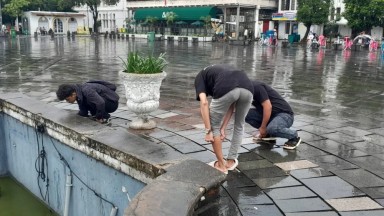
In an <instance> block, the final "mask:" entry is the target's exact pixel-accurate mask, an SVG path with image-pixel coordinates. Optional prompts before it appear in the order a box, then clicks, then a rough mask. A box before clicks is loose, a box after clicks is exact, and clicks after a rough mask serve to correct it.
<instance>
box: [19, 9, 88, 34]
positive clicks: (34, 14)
mask: <svg viewBox="0 0 384 216" xmlns="http://www.w3.org/2000/svg"><path fill="white" fill-rule="evenodd" d="M83 17H84V15H83V14H79V13H70V12H50V11H28V12H25V13H24V15H23V17H22V19H21V23H22V26H23V29H27V30H28V32H29V33H30V34H33V33H34V32H39V33H40V30H43V29H44V30H45V31H46V32H48V31H49V29H52V31H53V32H54V33H55V34H66V33H67V31H70V32H78V31H79V22H80V21H81V20H82V19H83Z"/></svg>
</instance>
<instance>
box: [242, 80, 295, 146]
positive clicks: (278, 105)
mask: <svg viewBox="0 0 384 216" xmlns="http://www.w3.org/2000/svg"><path fill="white" fill-rule="evenodd" d="M252 84H253V102H252V105H253V106H254V108H251V109H250V110H249V112H248V114H247V116H246V118H245V122H247V123H248V124H250V125H252V126H253V127H255V128H257V129H258V130H259V135H257V136H256V137H255V139H256V140H274V139H276V138H272V137H281V138H286V139H288V141H287V142H286V143H285V144H284V148H285V149H295V148H296V147H297V146H298V145H299V144H300V143H301V139H300V137H299V136H298V134H297V131H296V130H292V129H290V127H291V126H292V124H293V120H294V117H293V111H292V108H291V106H289V104H288V103H287V101H285V100H284V99H283V98H282V97H281V96H280V94H279V93H278V92H277V91H275V90H274V89H273V88H272V87H270V86H269V85H267V84H265V83H263V82H260V81H252Z"/></svg>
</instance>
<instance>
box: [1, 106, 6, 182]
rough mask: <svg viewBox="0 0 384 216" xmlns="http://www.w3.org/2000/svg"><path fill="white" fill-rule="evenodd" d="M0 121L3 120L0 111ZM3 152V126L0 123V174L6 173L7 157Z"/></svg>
mask: <svg viewBox="0 0 384 216" xmlns="http://www.w3.org/2000/svg"><path fill="white" fill-rule="evenodd" d="M0 122H4V117H3V114H2V113H1V112H0ZM6 156H7V155H6V153H5V139H4V127H3V126H2V124H0V176H3V175H5V174H6V173H7V157H6Z"/></svg>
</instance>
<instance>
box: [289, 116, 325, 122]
mask: <svg viewBox="0 0 384 216" xmlns="http://www.w3.org/2000/svg"><path fill="white" fill-rule="evenodd" d="M296 120H297V121H303V122H308V123H313V122H316V121H320V120H321V119H320V118H316V117H313V116H309V115H304V114H299V115H295V121H296Z"/></svg>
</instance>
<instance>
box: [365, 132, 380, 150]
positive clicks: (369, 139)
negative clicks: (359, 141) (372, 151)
mask: <svg viewBox="0 0 384 216" xmlns="http://www.w3.org/2000/svg"><path fill="white" fill-rule="evenodd" d="M364 139H365V142H367V143H373V144H376V145H379V146H382V147H384V136H381V135H377V134H372V135H367V136H365V137H364Z"/></svg>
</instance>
